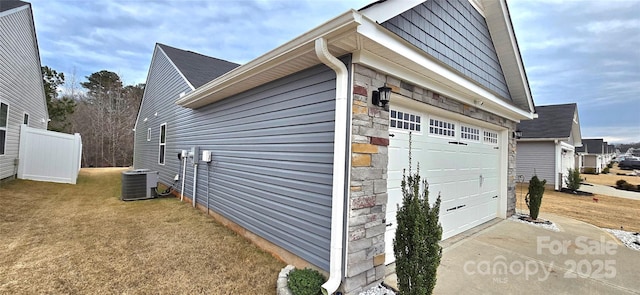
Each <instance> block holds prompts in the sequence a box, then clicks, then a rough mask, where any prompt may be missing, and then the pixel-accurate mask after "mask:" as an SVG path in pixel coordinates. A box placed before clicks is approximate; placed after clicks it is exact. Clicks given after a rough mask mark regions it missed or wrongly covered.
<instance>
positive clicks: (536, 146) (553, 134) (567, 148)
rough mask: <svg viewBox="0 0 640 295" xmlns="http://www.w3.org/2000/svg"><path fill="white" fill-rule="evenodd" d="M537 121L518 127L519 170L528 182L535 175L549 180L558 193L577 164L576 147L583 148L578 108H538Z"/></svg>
mask: <svg viewBox="0 0 640 295" xmlns="http://www.w3.org/2000/svg"><path fill="white" fill-rule="evenodd" d="M536 113H538V118H536V119H534V120H531V121H523V122H520V124H518V128H519V131H520V132H522V137H521V138H520V139H518V145H517V151H516V158H517V161H516V169H517V173H518V175H522V176H524V180H525V181H529V180H530V179H531V177H533V175H537V176H538V178H539V179H540V180H543V179H546V180H547V185H549V186H553V187H554V189H556V190H559V189H561V188H562V187H565V186H566V181H565V178H566V177H567V175H568V171H569V169H574V168H575V167H576V163H580V161H579V160H576V158H577V157H578V156H577V155H576V147H580V146H582V139H581V138H582V137H581V132H580V119H579V116H578V105H577V104H575V103H571V104H561V105H547V106H536Z"/></svg>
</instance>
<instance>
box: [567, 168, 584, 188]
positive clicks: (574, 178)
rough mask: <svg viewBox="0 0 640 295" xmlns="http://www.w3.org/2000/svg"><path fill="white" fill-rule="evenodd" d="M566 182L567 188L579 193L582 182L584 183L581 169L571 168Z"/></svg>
mask: <svg viewBox="0 0 640 295" xmlns="http://www.w3.org/2000/svg"><path fill="white" fill-rule="evenodd" d="M565 181H566V182H567V187H568V188H569V189H570V190H572V191H577V190H578V189H579V188H580V182H582V179H581V178H580V169H578V168H576V169H571V168H569V173H568V174H567V178H566V179H565Z"/></svg>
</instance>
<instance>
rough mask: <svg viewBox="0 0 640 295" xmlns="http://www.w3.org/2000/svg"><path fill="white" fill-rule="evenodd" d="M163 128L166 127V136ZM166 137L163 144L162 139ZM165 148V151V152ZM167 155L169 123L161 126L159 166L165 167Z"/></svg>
mask: <svg viewBox="0 0 640 295" xmlns="http://www.w3.org/2000/svg"><path fill="white" fill-rule="evenodd" d="M163 127H164V136H162V135H163V132H162V130H163ZM163 137H164V142H162V138H163ZM163 147H164V150H163ZM166 155H167V123H166V122H165V123H162V124H160V136H158V164H159V165H164V163H165V159H166Z"/></svg>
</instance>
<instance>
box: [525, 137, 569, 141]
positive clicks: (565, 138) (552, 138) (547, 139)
mask: <svg viewBox="0 0 640 295" xmlns="http://www.w3.org/2000/svg"><path fill="white" fill-rule="evenodd" d="M516 141H517V142H521V141H522V142H531V141H553V142H555V141H569V138H568V137H548V138H519V139H517V140H516Z"/></svg>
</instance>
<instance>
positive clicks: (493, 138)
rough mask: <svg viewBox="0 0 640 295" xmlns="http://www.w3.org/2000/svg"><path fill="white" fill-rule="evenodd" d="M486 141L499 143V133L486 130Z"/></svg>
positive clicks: (494, 143)
mask: <svg viewBox="0 0 640 295" xmlns="http://www.w3.org/2000/svg"><path fill="white" fill-rule="evenodd" d="M484 143H486V144H491V145H497V144H498V133H497V132H491V131H486V130H485V131H484Z"/></svg>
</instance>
